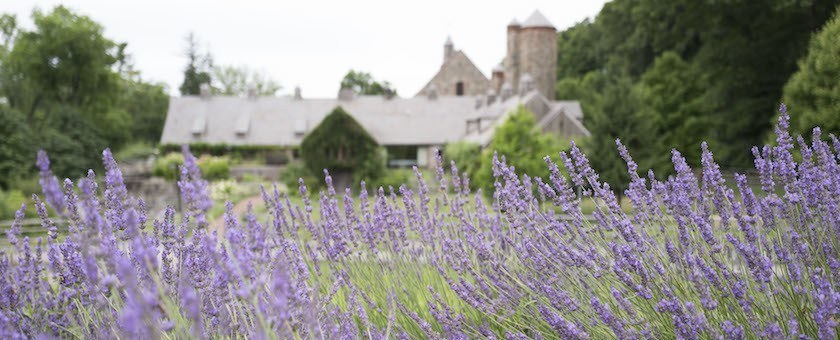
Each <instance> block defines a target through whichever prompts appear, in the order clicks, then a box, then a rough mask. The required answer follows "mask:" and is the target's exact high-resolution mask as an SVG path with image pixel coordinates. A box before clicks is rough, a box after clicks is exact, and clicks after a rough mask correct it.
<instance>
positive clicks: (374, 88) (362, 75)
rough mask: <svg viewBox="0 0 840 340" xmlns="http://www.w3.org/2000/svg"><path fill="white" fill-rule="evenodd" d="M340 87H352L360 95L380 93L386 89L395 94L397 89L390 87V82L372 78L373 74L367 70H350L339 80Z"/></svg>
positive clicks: (383, 92)
mask: <svg viewBox="0 0 840 340" xmlns="http://www.w3.org/2000/svg"><path fill="white" fill-rule="evenodd" d="M341 88H343V89H346V88H349V89H353V91H354V92H356V93H358V94H361V95H382V94H386V92H387V91H391V94H392V95H394V96H396V95H397V90H395V89H393V88H392V87H391V83H389V82H387V81H383V82H381V83H380V82H378V81H376V80H374V79H373V76H371V75H370V73H367V72H361V71H354V70H350V72H347V74H346V75H345V76H344V79H342V80H341Z"/></svg>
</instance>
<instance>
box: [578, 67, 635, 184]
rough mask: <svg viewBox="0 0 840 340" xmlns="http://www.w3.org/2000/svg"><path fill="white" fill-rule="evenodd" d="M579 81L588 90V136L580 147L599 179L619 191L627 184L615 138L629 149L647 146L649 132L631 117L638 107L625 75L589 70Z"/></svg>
mask: <svg viewBox="0 0 840 340" xmlns="http://www.w3.org/2000/svg"><path fill="white" fill-rule="evenodd" d="M583 83H584V84H585V86H586V88H588V89H590V90H591V93H592V95H591V97H589V98H587V100H586V103H587V105H586V106H584V110H585V111H586V113H587V126H588V127H589V132H591V133H592V137H590V138H589V139H588V140H586V141H584V143H583V145H582V147H583V149H584V151H585V152H586V154H587V156H588V157H589V161H590V163H591V164H592V167H593V168H594V169H595V170H596V171H597V172H598V174H599V175H600V179H601V180H602V181H605V182H607V183H609V184H610V187H611V188H612V189H613V190H617V192H618V193H621V192H622V191H623V189H625V188H626V187H627V183H628V182H629V176H628V174H627V167H626V165H625V163H624V161H623V160H622V159H621V157H620V156H619V154H618V150H617V149H616V144H615V140H616V139H617V138H621V141H622V143H624V144H625V145H627V147H628V149H630V150H640V149H643V148H642V147H641V145H645V146H646V147H647V146H649V143H644V140H645V138H646V137H650V135H649V134H647V133H644V129H643V128H642V127H641V126H640V125H639V123H638V119H637V118H636V117H635V114H636V112H637V111H638V108H639V100H638V94H637V93H636V92H635V91H633V84H632V82H631V81H630V79H628V78H626V77H617V78H610V77H607V76H605V75H602V74H599V73H590V74H588V75H587V76H586V77H585V78H584V81H583ZM634 156H637V155H634Z"/></svg>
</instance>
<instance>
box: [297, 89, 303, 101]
mask: <svg viewBox="0 0 840 340" xmlns="http://www.w3.org/2000/svg"><path fill="white" fill-rule="evenodd" d="M301 99H303V96H301V94H300V86H295V100H301Z"/></svg>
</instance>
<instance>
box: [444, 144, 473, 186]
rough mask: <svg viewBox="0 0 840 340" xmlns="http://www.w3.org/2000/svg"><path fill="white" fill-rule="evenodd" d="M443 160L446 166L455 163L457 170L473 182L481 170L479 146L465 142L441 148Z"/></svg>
mask: <svg viewBox="0 0 840 340" xmlns="http://www.w3.org/2000/svg"><path fill="white" fill-rule="evenodd" d="M443 159H444V163H445V164H446V165H449V164H450V163H451V162H455V164H456V165H457V166H458V170H460V171H461V172H462V173H466V174H467V175H469V176H470V178H471V179H472V180H475V178H476V174H477V173H478V169H480V168H481V145H479V144H478V143H472V142H467V141H457V142H452V143H448V144H446V146H444V148H443Z"/></svg>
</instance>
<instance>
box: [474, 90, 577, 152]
mask: <svg viewBox="0 0 840 340" xmlns="http://www.w3.org/2000/svg"><path fill="white" fill-rule="evenodd" d="M520 105H521V106H525V107H527V108H528V109H529V110H531V111H537V110H538V108H539V107H541V106H545V107H546V110H545V111H546V112H544V113H542V114H540V113H539V112H535V113H537V115H538V116H540V117H541V118H540V120H539V121H538V122H537V125H538V126H539V127H543V126H545V125H547V124H548V123H550V122H551V121H553V120H555V119H563V118H566V119H565V121H570V122H571V124H572V125H574V130H575V131H577V133H578V134H579V135H583V136H589V135H590V133H589V130H587V129H586V127H584V126H583V123H581V121H582V120H583V111H582V110H581V107H580V102H578V101H572V100H568V101H549V100H547V99H546V98H545V97H544V96H543V95H542V94H540V93H539V92H538V91H536V90H533V91H531V92H528V93H527V94H525V95H524V96H513V97H510V98H508V99H507V100H505V101H499V102H496V103H493V104H491V105H487V106H483V107H480V108H478V109H476V110H475V112H474V113H473V114H472V115H470V116H469V118H468V119H471V120H477V119H479V120H480V121H481V126H482V127H481V129H480V130H472V131H471V132H470V133H467V134H465V135H464V136H463V137H462V138H463V139H464V140H467V141H470V142H474V143H478V144H481V145H482V146H486V145H488V144H489V143H490V140H491V139H492V138H493V132H494V129H495V127H496V126H498V125H500V124H502V123H503V122H504V121H505V120H507V118H508V116H510V114H511V113H513V112H514V111H516V109H517V108H518V107H519V106H520ZM485 123H487V124H486V125H485Z"/></svg>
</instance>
